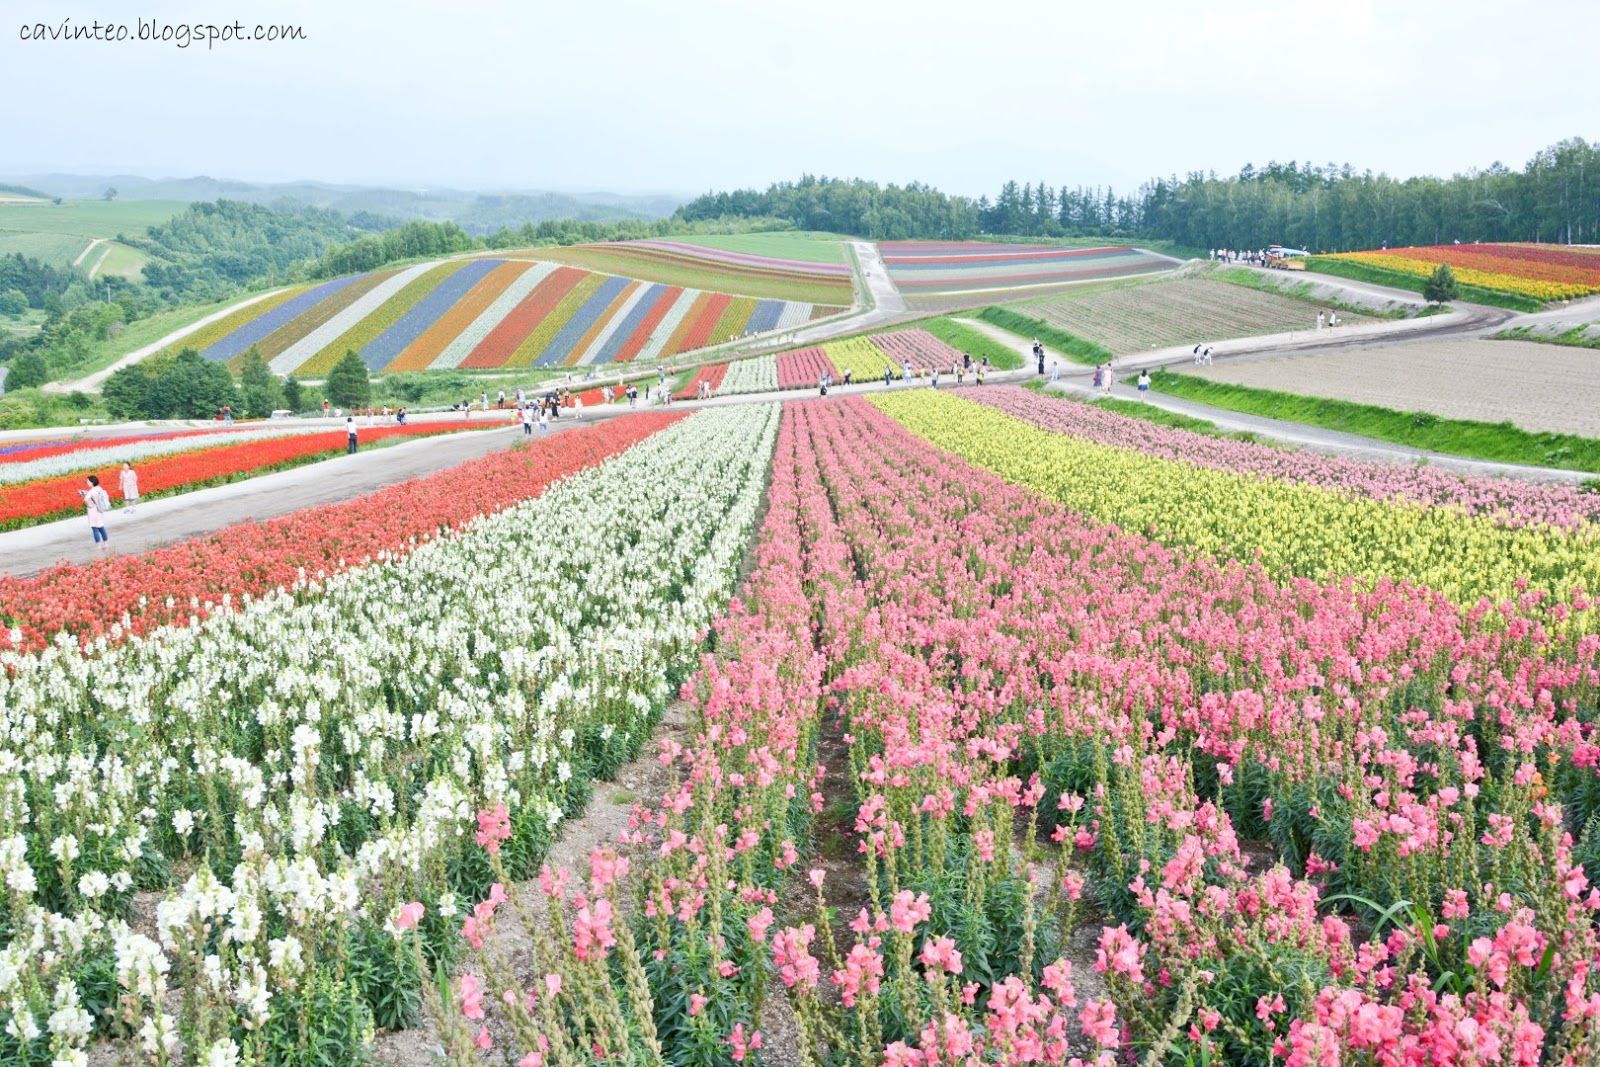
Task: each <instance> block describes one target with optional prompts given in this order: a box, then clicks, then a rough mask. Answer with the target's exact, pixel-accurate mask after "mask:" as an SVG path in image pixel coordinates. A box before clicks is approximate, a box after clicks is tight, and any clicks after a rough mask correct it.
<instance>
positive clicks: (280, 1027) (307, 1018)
mask: <svg viewBox="0 0 1600 1067" xmlns="http://www.w3.org/2000/svg"><path fill="white" fill-rule="evenodd" d="M372 1033H373V1020H372V1012H371V1010H370V1009H368V1007H367V1003H366V1001H365V999H363V997H362V995H361V991H360V990H359V989H358V988H357V987H356V983H355V982H353V981H351V980H349V979H339V978H336V977H334V975H333V974H332V973H331V971H330V970H329V969H328V968H326V967H315V968H313V969H311V970H310V972H309V973H307V974H305V975H302V976H301V979H300V984H299V986H298V987H297V988H296V989H294V990H278V991H277V992H275V993H274V995H273V998H272V1011H271V1014H270V1015H269V1016H268V1017H267V1024H266V1026H264V1027H263V1028H262V1030H261V1034H260V1048H261V1064H262V1067H353V1065H356V1064H362V1063H365V1062H366V1061H367V1048H368V1046H370V1045H371V1043H372Z"/></svg>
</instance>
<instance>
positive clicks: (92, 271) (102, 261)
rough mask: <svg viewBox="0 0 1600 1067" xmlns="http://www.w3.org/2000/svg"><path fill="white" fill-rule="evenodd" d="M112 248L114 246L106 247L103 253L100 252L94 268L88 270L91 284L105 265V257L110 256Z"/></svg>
mask: <svg viewBox="0 0 1600 1067" xmlns="http://www.w3.org/2000/svg"><path fill="white" fill-rule="evenodd" d="M114 247H116V246H115V245H109V244H108V245H106V248H105V251H104V252H101V253H100V257H99V258H98V259H96V260H95V261H94V266H92V267H90V268H89V280H90V281H91V282H92V281H94V276H95V275H96V274H99V273H100V268H101V267H102V266H103V265H104V264H105V261H106V257H108V256H110V255H111V249H112V248H114Z"/></svg>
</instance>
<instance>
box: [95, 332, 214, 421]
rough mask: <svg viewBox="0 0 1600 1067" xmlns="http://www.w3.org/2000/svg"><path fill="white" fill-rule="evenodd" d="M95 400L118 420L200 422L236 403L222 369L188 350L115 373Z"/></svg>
mask: <svg viewBox="0 0 1600 1067" xmlns="http://www.w3.org/2000/svg"><path fill="white" fill-rule="evenodd" d="M101 395H102V397H103V398H104V400H105V404H106V408H107V410H109V411H110V412H111V414H112V415H114V416H116V417H117V418H124V419H129V418H133V419H204V418H210V417H211V416H212V415H213V414H214V413H215V412H216V410H217V409H218V408H220V407H222V406H223V405H237V404H238V402H239V395H238V391H237V390H236V389H235V387H234V384H233V375H232V374H231V373H229V371H228V368H227V366H226V365H224V364H222V363H217V362H214V361H212V360H208V359H205V358H204V357H202V356H201V355H200V353H198V352H196V351H195V350H194V349H192V348H185V349H184V350H183V351H181V352H179V353H178V354H177V355H175V356H156V357H153V358H151V359H148V360H145V361H144V362H143V363H134V364H130V365H129V366H126V367H123V368H121V369H120V370H118V371H116V372H115V373H114V374H112V375H111V376H110V377H109V378H107V379H106V383H105V386H104V387H103V389H102V391H101Z"/></svg>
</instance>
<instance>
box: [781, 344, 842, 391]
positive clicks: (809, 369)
mask: <svg viewBox="0 0 1600 1067" xmlns="http://www.w3.org/2000/svg"><path fill="white" fill-rule="evenodd" d="M824 374H828V375H831V376H832V377H833V378H834V380H836V381H837V380H839V379H840V378H841V377H842V375H840V373H839V370H838V368H837V367H835V366H834V365H833V360H831V359H829V358H828V353H827V352H824V351H823V350H822V349H820V348H799V349H796V350H794V351H793V352H780V353H779V354H778V388H779V389H814V388H816V385H817V380H818V379H819V378H820V377H821V376H822V375H824Z"/></svg>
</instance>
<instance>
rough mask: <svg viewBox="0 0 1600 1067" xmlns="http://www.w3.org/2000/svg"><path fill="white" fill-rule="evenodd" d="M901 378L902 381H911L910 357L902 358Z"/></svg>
mask: <svg viewBox="0 0 1600 1067" xmlns="http://www.w3.org/2000/svg"><path fill="white" fill-rule="evenodd" d="M900 380H901V381H902V382H909V381H910V380H911V361H910V360H909V359H902V360H901V361H900Z"/></svg>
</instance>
